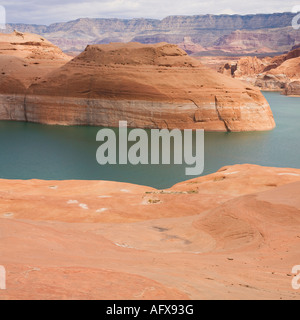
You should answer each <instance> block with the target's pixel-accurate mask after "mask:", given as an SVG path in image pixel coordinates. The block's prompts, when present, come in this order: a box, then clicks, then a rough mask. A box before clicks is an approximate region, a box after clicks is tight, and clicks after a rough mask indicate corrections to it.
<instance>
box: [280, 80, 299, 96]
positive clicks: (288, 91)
mask: <svg viewBox="0 0 300 320" xmlns="http://www.w3.org/2000/svg"><path fill="white" fill-rule="evenodd" d="M283 93H284V94H285V95H287V96H300V81H293V82H291V83H289V84H288V85H287V86H286V88H285V89H284V91H283Z"/></svg>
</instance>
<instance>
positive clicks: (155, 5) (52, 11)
mask: <svg viewBox="0 0 300 320" xmlns="http://www.w3.org/2000/svg"><path fill="white" fill-rule="evenodd" d="M0 5H2V6H4V7H5V9H6V15H7V22H8V23H17V22H22V23H35V24H50V23H54V22H62V21H69V20H74V19H78V18H86V17H89V18H158V19H161V18H164V17H166V16H168V15H197V14H207V13H211V14H221V13H227V14H235V13H237V14H247V13H273V12H289V11H292V8H293V7H294V6H296V5H298V6H299V5H300V0H296V1H289V0H285V1H284V0H264V1H262V0H251V1H243V0H221V1H213V0H212V1H207V0H98V1H93V0H87V1H82V0H65V1H63V0H46V1H45V0H9V1H3V0H0ZM299 7H300V6H299Z"/></svg>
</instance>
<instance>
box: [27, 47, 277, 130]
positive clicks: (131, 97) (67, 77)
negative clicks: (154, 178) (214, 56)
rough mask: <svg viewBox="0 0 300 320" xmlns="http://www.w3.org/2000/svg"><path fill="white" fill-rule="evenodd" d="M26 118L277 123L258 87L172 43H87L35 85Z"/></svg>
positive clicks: (223, 125)
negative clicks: (213, 67) (209, 65)
mask: <svg viewBox="0 0 300 320" xmlns="http://www.w3.org/2000/svg"><path fill="white" fill-rule="evenodd" d="M26 110H27V118H28V121H34V122H41V123H48V124H64V125H99V126H113V127H114V126H118V122H119V121H120V120H127V121H128V124H129V126H130V127H141V128H179V129H185V128H186V129H187V128H190V129H205V130H211V131H255V130H270V129H272V128H274V126H275V123H274V119H273V115H272V112H271V110H270V107H269V105H268V103H267V101H266V100H265V98H264V97H263V96H262V94H261V93H260V91H259V90H257V89H255V88H253V87H250V86H246V85H244V84H243V83H241V82H240V81H237V80H234V79H229V78H228V77H225V76H224V75H221V74H218V73H217V72H214V71H212V70H210V69H208V68H206V67H204V66H203V65H201V63H199V61H197V60H195V59H193V58H191V57H189V56H188V55H187V54H186V52H185V51H183V50H181V49H180V48H178V47H177V46H176V45H170V44H167V43H160V44H157V45H143V44H140V43H129V44H122V43H116V44H110V45H93V46H88V47H87V48H86V50H85V51H84V52H83V53H82V54H80V55H79V56H78V57H76V58H74V59H73V60H72V61H70V62H69V63H67V64H66V65H65V66H63V67H61V68H60V69H58V70H56V71H54V72H52V73H51V74H49V75H47V76H46V77H44V78H43V79H41V81H39V82H38V83H36V84H34V85H32V86H31V87H30V89H29V91H28V94H27V96H26Z"/></svg>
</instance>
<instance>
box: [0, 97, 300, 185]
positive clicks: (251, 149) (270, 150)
mask: <svg viewBox="0 0 300 320" xmlns="http://www.w3.org/2000/svg"><path fill="white" fill-rule="evenodd" d="M264 95H265V97H266V98H267V100H268V101H269V103H270V105H271V108H272V111H273V114H274V117H275V121H276V124H277V127H276V129H275V130H273V131H270V132H248V133H206V134H205V171H204V173H203V174H209V173H212V172H215V171H217V170H218V169H220V168H221V167H222V166H225V165H232V164H239V163H251V164H259V165H264V166H274V167H292V168H300V98H293V97H286V96H281V95H280V94H279V93H274V92H265V93H264ZM98 130H99V128H95V127H60V126H45V125H40V124H31V123H22V122H8V121H0V150H1V153H0V178H5V179H46V180H65V179H82V180H112V181H122V182H130V183H137V184H141V185H148V186H152V187H156V188H166V187H170V186H172V185H173V184H175V183H177V182H180V181H183V180H187V179H189V178H192V177H187V176H186V175H185V165H149V166H144V165H138V166H132V165H115V166H112V165H106V166H100V165H99V164H98V163H97V162H96V156H95V155H96V151H97V148H98V147H99V142H96V134H97V132H98Z"/></svg>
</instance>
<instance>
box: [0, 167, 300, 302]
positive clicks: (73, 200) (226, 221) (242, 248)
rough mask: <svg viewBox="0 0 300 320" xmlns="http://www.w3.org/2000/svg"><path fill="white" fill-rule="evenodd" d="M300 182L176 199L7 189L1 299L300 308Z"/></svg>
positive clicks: (186, 190) (252, 183)
mask: <svg viewBox="0 0 300 320" xmlns="http://www.w3.org/2000/svg"><path fill="white" fill-rule="evenodd" d="M299 194H300V170H299V169H282V168H266V167H260V166H254V165H236V166H231V167H225V168H222V169H220V170H219V171H218V172H217V173H215V174H212V175H209V176H205V177H200V178H196V179H194V180H190V181H187V182H183V183H179V184H177V185H175V186H174V187H172V188H171V189H169V190H163V191H161V190H155V189H153V188H149V187H143V186H137V185H131V184H124V183H116V182H104V181H55V182H54V181H51V182H50V181H37V180H30V181H16V180H0V265H3V266H4V267H5V268H6V272H7V289H6V290H0V299H1V300H3V299H4V300H5V299H133V300H135V299H300V290H295V289H293V288H292V280H293V277H294V275H293V274H292V268H293V267H294V266H295V265H299V264H300V246H299V244H300V196H299Z"/></svg>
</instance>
